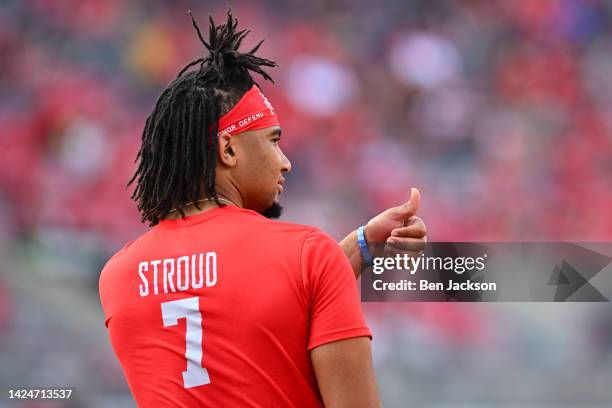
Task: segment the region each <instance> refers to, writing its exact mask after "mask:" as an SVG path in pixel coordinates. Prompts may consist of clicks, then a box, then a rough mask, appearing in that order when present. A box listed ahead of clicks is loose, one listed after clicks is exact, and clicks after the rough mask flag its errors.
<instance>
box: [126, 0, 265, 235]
mask: <svg viewBox="0 0 612 408" xmlns="http://www.w3.org/2000/svg"><path fill="white" fill-rule="evenodd" d="M189 15H190V16H191V21H192V24H193V27H194V28H195V30H196V32H197V34H198V37H199V39H200V41H201V42H202V44H203V45H204V47H206V50H208V56H206V57H202V58H199V59H196V60H194V61H191V62H190V63H189V64H187V65H186V66H185V67H184V68H183V69H182V70H181V71H180V72H179V74H178V75H177V77H176V78H175V79H174V80H173V81H172V82H171V83H170V84H169V85H168V87H167V88H166V89H164V91H163V92H162V93H161V95H160V96H159V98H158V99H157V101H156V102H155V107H154V108H153V111H152V112H151V114H150V115H149V116H148V117H147V120H146V122H145V126H144V129H143V132H142V144H141V146H140V150H139V152H138V155H137V157H136V162H138V167H137V169H136V172H135V173H134V175H133V176H132V178H131V179H130V181H129V182H128V186H130V185H131V184H132V183H134V182H136V188H135V190H134V193H133V194H132V199H133V200H135V201H136V202H137V205H138V210H139V211H140V214H141V219H142V222H145V221H148V222H149V225H151V226H153V225H156V224H157V223H159V220H161V219H163V218H165V217H166V216H167V215H168V214H169V213H170V211H172V210H176V211H178V212H179V213H180V214H181V215H182V216H185V214H184V212H183V209H184V208H185V207H186V205H187V204H188V203H195V205H196V206H197V207H198V208H200V207H199V206H198V204H197V201H198V200H200V199H202V198H203V197H204V198H209V199H212V200H214V201H215V202H216V203H217V204H218V205H219V206H222V203H221V202H220V200H219V197H218V196H217V192H216V190H215V167H216V163H217V153H216V152H217V148H218V138H217V127H218V122H219V118H220V117H221V116H222V115H224V114H225V113H227V112H229V111H230V110H231V109H232V108H233V107H234V105H236V103H238V101H239V100H240V98H242V96H243V95H244V94H245V93H246V92H247V91H248V90H249V89H250V88H251V87H252V86H253V84H256V82H255V81H254V80H253V78H252V77H251V74H250V71H253V72H257V73H258V74H260V75H261V76H262V77H263V78H264V79H266V80H269V81H271V82H274V81H273V80H272V78H271V77H270V75H268V73H267V72H266V71H264V70H263V69H262V67H275V66H277V64H276V63H275V62H274V61H271V60H268V59H265V58H259V57H257V56H255V52H257V50H258V49H259V47H260V46H261V44H262V43H263V40H262V41H260V42H259V43H258V44H257V45H256V46H255V47H254V48H253V49H252V50H250V51H249V52H247V53H241V52H239V50H238V49H239V47H240V44H241V43H242V40H244V38H245V37H246V36H247V34H249V32H250V30H240V31H236V27H237V25H238V20H237V19H235V18H234V17H233V16H232V14H231V11H230V10H228V12H227V21H226V22H225V24H221V25H215V22H214V21H213V18H212V17H211V16H210V15H209V21H210V27H209V38H208V42H206V41H205V40H204V38H203V36H202V33H201V31H200V28H199V27H198V24H197V23H196V21H195V19H194V17H193V14H192V13H191V11H190V12H189ZM198 65H199V68H198V69H197V70H191V71H190V68H192V67H194V66H198Z"/></svg>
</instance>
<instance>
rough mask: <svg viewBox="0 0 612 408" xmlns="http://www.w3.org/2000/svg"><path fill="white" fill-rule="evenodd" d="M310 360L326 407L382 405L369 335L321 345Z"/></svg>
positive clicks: (357, 407) (373, 406) (312, 352)
mask: <svg viewBox="0 0 612 408" xmlns="http://www.w3.org/2000/svg"><path fill="white" fill-rule="evenodd" d="M310 359H311V361H312V366H313V368H314V371H315V375H316V377H317V382H318V384H319V390H320V391H321V396H322V397H323V403H324V405H325V407H326V408H379V407H381V403H380V399H379V397H378V390H377V388H376V378H375V375H374V367H373V365H372V350H371V348H370V339H369V338H367V337H356V338H352V339H346V340H340V341H335V342H332V343H327V344H323V345H321V346H319V347H316V348H314V349H313V350H312V351H311V352H310Z"/></svg>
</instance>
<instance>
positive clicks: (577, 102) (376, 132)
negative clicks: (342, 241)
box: [0, 0, 612, 392]
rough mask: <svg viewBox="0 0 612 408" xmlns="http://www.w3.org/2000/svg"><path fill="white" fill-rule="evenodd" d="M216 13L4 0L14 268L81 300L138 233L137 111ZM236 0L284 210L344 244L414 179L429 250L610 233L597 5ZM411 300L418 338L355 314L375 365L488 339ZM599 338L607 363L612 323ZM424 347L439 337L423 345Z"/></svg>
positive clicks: (457, 311) (376, 315)
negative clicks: (273, 135)
mask: <svg viewBox="0 0 612 408" xmlns="http://www.w3.org/2000/svg"><path fill="white" fill-rule="evenodd" d="M227 5H228V4H227V2H203V1H195V0H194V1H187V0H177V1H172V2H166V1H161V0H158V1H121V0H106V1H94V0H62V1H54V0H30V1H18V0H4V1H3V2H2V4H1V5H0V61H1V63H0V152H1V153H0V155H1V159H0V220H1V221H0V236H1V238H0V239H1V240H2V242H4V243H7V244H6V245H5V248H4V250H5V251H11V248H14V247H15V245H16V244H15V243H16V242H18V243H19V245H20V246H19V248H21V252H20V253H21V254H22V255H23V256H22V258H21V259H28V262H33V263H37V262H38V263H39V264H44V268H42V269H44V270H45V272H44V273H47V274H49V275H52V276H60V277H64V278H67V279H76V280H80V281H81V282H83V284H85V285H87V286H88V287H89V288H91V289H92V292H91V293H92V296H95V285H96V279H97V274H98V273H99V270H100V267H101V266H102V265H103V263H104V261H105V259H106V258H107V257H108V256H109V255H110V254H112V253H113V252H114V251H115V250H117V249H118V248H119V247H120V246H122V245H123V243H125V242H126V241H128V240H131V239H133V238H134V237H136V236H137V235H139V234H140V233H141V232H143V231H144V230H145V229H146V228H147V227H146V226H145V225H143V224H141V223H140V222H139V215H138V213H137V211H136V208H135V204H134V203H133V202H132V201H131V200H130V198H129V197H130V189H128V188H127V187H126V183H127V181H128V180H129V178H130V176H131V175H132V173H133V171H134V169H135V167H134V159H135V157H136V153H137V150H138V148H139V145H140V135H141V131H142V127H143V124H144V121H145V118H146V117H147V115H148V114H149V112H150V111H151V109H152V107H153V105H154V102H155V100H156V98H157V96H158V95H159V94H160V92H161V91H162V90H163V89H164V87H165V86H166V85H167V84H168V83H169V82H170V81H171V80H172V79H173V78H174V77H175V76H176V74H177V73H178V71H179V70H180V69H181V68H182V67H183V66H184V65H186V64H187V63H188V62H189V61H191V60H193V59H197V58H199V57H200V56H202V54H203V53H204V51H205V50H204V48H203V46H202V45H201V44H200V42H199V41H198V39H197V36H196V33H195V31H194V30H193V28H192V26H191V22H190V19H189V17H188V14H187V10H189V9H191V10H193V13H194V15H195V17H196V19H197V20H198V21H199V23H200V26H201V27H202V28H203V29H205V27H206V26H207V24H208V23H207V17H208V14H209V13H210V14H212V15H213V16H214V18H215V19H216V21H217V22H220V21H222V19H223V18H224V15H225V11H226V7H227ZM230 5H231V6H232V9H233V13H234V15H235V16H237V17H238V18H239V20H240V26H241V27H243V28H251V29H252V34H250V36H249V37H247V39H246V40H245V45H244V49H249V46H252V45H254V44H255V43H256V42H257V41H258V40H259V39H261V38H263V37H266V42H265V43H264V45H263V46H262V48H261V49H260V51H259V53H260V55H262V56H264V57H266V58H269V59H272V60H275V61H276V62H278V63H279V65H280V67H279V68H277V69H274V70H270V71H269V72H270V74H271V75H272V77H273V78H274V80H275V82H276V83H275V84H271V83H269V82H265V81H264V80H263V79H262V78H255V79H256V80H257V81H258V82H259V84H260V85H261V86H262V88H263V90H264V92H265V93H266V95H267V97H268V98H269V100H270V101H271V102H272V104H273V105H274V107H275V110H276V111H277V113H278V115H279V119H280V120H281V125H282V127H283V140H282V142H281V146H282V147H283V149H284V151H285V153H286V154H287V156H288V157H289V159H290V160H291V162H292V165H293V171H292V173H291V174H290V175H289V177H288V182H287V185H286V189H285V193H284V194H283V204H284V206H285V208H286V212H285V214H286V215H285V216H284V217H283V219H285V220H290V221H296V222H301V223H307V224H314V225H317V226H320V227H321V228H323V229H324V230H325V231H328V232H329V233H330V234H332V235H334V236H335V237H337V238H340V237H342V236H343V235H344V234H346V233H348V232H349V231H351V230H353V229H354V228H355V227H357V226H359V225H361V224H363V223H364V222H365V221H367V220H368V219H369V218H370V217H371V216H373V215H375V214H376V213H378V212H379V211H381V210H382V209H385V208H387V207H389V206H394V205H398V204H400V203H402V202H404V201H406V200H407V198H408V195H409V191H410V187H418V188H419V189H420V190H421V193H422V202H421V203H422V205H421V210H420V215H421V216H422V218H424V220H425V222H426V224H427V226H428V231H429V239H430V240H434V241H444V240H455V241H478V240H479V241H540V240H552V241H563V240H569V241H597V240H598V241H610V240H612V188H610V185H611V184H612V3H610V2H608V1H604V0H510V1H506V0H457V1H452V0H440V1H435V2H432V1H427V0H409V1H408V0H391V1H385V2H382V3H381V2H374V1H366V0H343V1H334V2H327V1H321V0H315V1H310V2H302V1H295V0H290V1H278V0H276V1H273V0H269V1H261V2H257V3H255V2H250V1H235V2H231V3H230ZM23 248H26V249H23ZM32 253H36V255H35V256H34V258H35V259H34V260H32V259H31V258H32ZM58 254H59V255H61V256H60V258H61V261H58ZM0 256H1V255H0ZM41 259H43V260H41ZM28 265H31V263H30V264H28ZM0 267H2V266H0ZM49 270H51V271H52V272H49ZM5 286H7V285H6V283H4V284H3V282H2V276H0V330H2V327H4V326H5V325H7V324H9V323H7V322H8V320H9V319H10V318H11V313H8V312H7V310H9V308H10V307H11V306H10V296H8V295H9V292H10V290H9V289H8V287H5ZM4 292H6V293H7V296H4V295H1V294H2V293H4ZM94 300H95V299H94ZM405 308H406V309H407V310H406V312H405V313H404V312H402V315H407V314H409V313H410V314H414V315H415V316H418V318H419V319H421V321H423V322H426V323H425V325H424V326H422V327H421V326H418V324H417V325H416V326H414V327H412V329H414V331H415V332H416V333H417V334H415V335H414V336H417V337H418V340H414V338H412V339H406V338H403V337H401V333H396V332H395V331H394V330H397V325H392V324H389V320H385V317H384V316H386V315H388V310H387V309H384V308H382V307H381V308H372V310H371V311H370V312H369V313H371V316H372V321H373V325H374V326H376V325H378V326H381V327H384V326H388V327H387V328H386V329H381V330H383V333H384V334H383V336H382V339H383V340H381V343H379V344H383V343H384V342H385V341H387V346H388V347H387V348H385V347H384V344H383V345H381V346H379V350H381V351H380V353H381V354H380V355H382V356H383V357H381V358H384V355H385V352H387V354H388V351H389V350H393V349H395V348H397V347H401V344H406V342H408V344H413V345H414V344H416V345H417V349H418V345H419V344H420V345H421V346H422V349H427V348H428V347H433V350H438V351H440V347H441V348H445V347H446V346H440V344H442V343H444V341H446V340H440V338H442V339H446V338H448V339H452V340H448V342H449V344H450V343H451V342H452V343H453V344H455V345H456V343H455V342H458V343H459V344H463V343H464V342H467V343H469V344H472V345H473V347H480V346H481V344H482V341H483V340H482V339H483V336H485V335H484V334H483V333H485V334H486V333H493V332H496V330H497V329H498V328H497V326H494V328H490V329H489V330H488V331H487V330H486V327H487V325H488V324H489V323H487V322H490V320H487V317H486V316H484V317H483V314H482V313H480V312H479V311H475V310H474V309H473V308H470V307H465V308H463V307H454V308H450V307H447V306H441V308H442V309H437V308H434V307H421V306H418V305H407V306H405ZM608 316H609V315H608ZM491 320H492V319H491ZM483 322H484V323H483ZM406 324H408V323H406ZM411 324H415V323H414V322H413V323H411ZM392 326H395V327H396V328H395V329H394V328H393V327H392ZM598 327H599V326H598ZM432 330H433V331H434V332H435V335H433V334H432V332H431V331H432ZM419 333H420V334H419ZM602 333H603V334H602ZM397 336H400V337H399V338H398V337H397ZM419 336H420V337H419ZM598 336H599V337H597V338H598V339H600V338H603V340H601V342H602V344H607V346H605V347H604V348H602V350H604V352H605V353H610V351H609V350H611V349H612V346H610V344H612V340H610V339H612V336H611V335H610V331H609V330H604V331H601V333H600V334H598ZM432 337H436V341H437V342H442V343H439V344H438V343H436V344H438V345H437V346H431V344H430V341H429V340H430V339H431V338H432ZM415 338H416V337H415ZM484 338H486V336H485V337H484ZM385 339H386V340H385ZM402 342H404V343H402ZM411 342H412V343H411ZM444 344H446V343H444ZM598 344H599V343H598ZM567 347H570V348H569V349H568V348H564V349H562V350H564V351H567V350H570V349H571V346H567ZM385 350H386V351H385ZM445 350H447V354H444V353H443V352H442V351H440V353H441V354H437V357H436V356H434V355H433V354H431V355H430V357H431V359H429V360H427V359H426V361H427V362H429V363H432V361H434V360H435V359H436V358H437V359H438V360H437V361H438V362H439V364H441V365H444V364H446V363H448V361H447V360H443V361H442V360H440V359H441V357H440V356H441V355H445V356H446V357H447V358H448V359H453V358H454V357H453V356H455V355H456V353H455V349H454V348H452V349H451V351H449V349H448V348H445ZM559 353H560V354H559V355H561V354H563V353H561V352H559ZM606 355H607V354H606ZM555 356H556V354H555ZM414 357H415V355H414V353H413V354H412V355H410V354H407V355H406V356H405V358H407V359H409V360H410V359H412V360H410V361H413V362H414V361H415V360H414ZM421 357H422V356H421ZM388 359H389V361H391V362H392V361H395V362H397V360H396V359H395V358H391V357H389V356H388ZM551 359H554V358H553V357H551ZM417 360H418V359H417ZM432 367H438V368H440V366H436V365H435V364H433V365H432V364H430V365H429V369H430V370H433V368H432ZM404 374H405V373H404ZM481 374H483V373H482V372H481ZM431 375H432V376H437V375H439V373H437V372H435V371H431ZM394 389H395V388H394ZM432 392H433V391H432Z"/></svg>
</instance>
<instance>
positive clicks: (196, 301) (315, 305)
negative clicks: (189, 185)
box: [100, 206, 371, 407]
mask: <svg viewBox="0 0 612 408" xmlns="http://www.w3.org/2000/svg"><path fill="white" fill-rule="evenodd" d="M100 299H101V301H102V307H103V309H104V313H105V315H106V322H105V323H106V325H107V327H108V330H109V334H110V339H111V343H112V345H113V348H114V350H115V353H116V354H117V357H118V358H119V362H120V363H121V366H122V367H123V371H124V373H125V376H126V378H127V382H128V385H129V387H130V390H131V391H132V394H133V395H134V398H135V399H136V402H137V403H138V405H139V406H143V407H161V406H164V407H170V406H173V407H195V406H211V407H238V406H240V407H279V406H288V407H298V406H299V407H319V406H321V396H320V394H319V391H318V387H317V383H316V379H315V376H314V372H313V368H312V365H311V362H310V357H309V351H310V350H312V349H313V348H315V347H317V346H320V345H322V344H325V343H329V342H333V341H337V340H341V339H347V338H351V337H360V336H369V337H371V334H370V331H369V329H368V327H367V325H366V323H365V320H364V317H363V313H362V311H361V307H360V303H359V295H358V290H357V284H356V281H355V277H354V274H353V271H352V269H351V266H350V264H349V262H348V259H347V258H346V256H345V255H344V253H343V252H342V250H341V248H340V247H339V246H338V244H337V243H336V242H335V241H334V240H333V239H332V238H330V237H329V236H328V235H326V234H324V233H323V232H321V231H320V230H318V229H317V228H313V227H307V226H302V225H296V224H289V223H285V222H278V221H271V220H268V219H267V218H265V217H263V216H261V215H259V214H257V213H256V212H253V211H250V210H245V209H241V208H238V207H234V206H226V207H224V208H215V209H212V210H209V211H205V212H203V213H200V214H197V215H194V216H191V217H187V218H185V219H179V220H164V221H161V222H160V223H159V225H157V226H155V227H153V228H151V229H150V230H149V231H148V232H146V233H145V234H143V235H142V236H141V237H140V238H138V239H137V240H136V241H134V242H131V243H129V244H127V245H126V246H125V247H124V248H123V249H121V250H120V251H119V252H118V253H117V254H116V255H115V256H113V257H112V258H111V259H110V260H109V261H108V263H107V264H106V266H105V267H104V269H103V270H102V274H101V276H100Z"/></svg>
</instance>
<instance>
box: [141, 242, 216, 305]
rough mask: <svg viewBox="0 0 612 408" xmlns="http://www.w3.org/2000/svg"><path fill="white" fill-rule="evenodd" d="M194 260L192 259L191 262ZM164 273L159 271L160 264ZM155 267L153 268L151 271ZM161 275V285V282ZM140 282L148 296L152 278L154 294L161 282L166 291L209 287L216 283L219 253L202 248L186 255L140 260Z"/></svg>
mask: <svg viewBox="0 0 612 408" xmlns="http://www.w3.org/2000/svg"><path fill="white" fill-rule="evenodd" d="M190 260H191V262H189V261H190ZM160 265H161V266H162V268H160V269H162V271H161V272H162V273H158V268H159V266H160ZM151 271H152V272H151ZM159 275H163V277H162V285H159V284H158V279H159V278H160V276H159ZM138 276H139V277H140V281H141V283H140V284H139V285H138V293H139V295H140V297H145V296H149V295H150V294H151V293H150V291H149V287H150V285H149V281H150V280H152V281H153V294H154V295H158V294H159V292H160V290H159V287H160V286H161V287H162V288H163V289H162V290H163V293H173V292H177V291H178V292H185V291H188V290H189V289H200V288H202V287H204V285H206V287H207V288H209V287H211V286H215V285H216V284H217V254H216V252H206V253H204V252H201V253H199V254H193V255H189V256H188V255H184V256H180V257H178V258H165V259H156V260H152V261H143V262H140V263H139V264H138Z"/></svg>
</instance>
